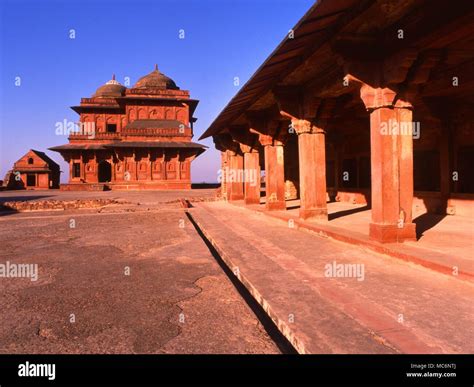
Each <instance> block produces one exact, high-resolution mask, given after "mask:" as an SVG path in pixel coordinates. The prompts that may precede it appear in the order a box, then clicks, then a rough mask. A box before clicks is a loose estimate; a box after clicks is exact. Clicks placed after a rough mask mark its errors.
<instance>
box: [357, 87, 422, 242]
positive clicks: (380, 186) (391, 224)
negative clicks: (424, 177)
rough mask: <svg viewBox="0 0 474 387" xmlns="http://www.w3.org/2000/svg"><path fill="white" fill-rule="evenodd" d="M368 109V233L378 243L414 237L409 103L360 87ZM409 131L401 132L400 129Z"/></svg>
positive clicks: (386, 92)
mask: <svg viewBox="0 0 474 387" xmlns="http://www.w3.org/2000/svg"><path fill="white" fill-rule="evenodd" d="M361 98H362V100H363V101H364V104H365V106H366V108H367V109H368V110H369V111H370V147H371V175H372V221H371V223H370V231H369V235H370V238H371V239H375V240H377V241H380V242H403V241H404V240H416V230H415V224H414V223H412V203H413V136H412V134H411V129H412V126H411V122H412V111H411V106H410V105H409V104H408V103H405V102H402V101H399V102H397V104H396V105H393V101H394V99H395V92H393V91H392V90H390V89H387V88H385V89H381V88H377V89H374V88H372V87H370V86H368V85H363V86H362V88H361ZM407 129H408V130H409V133H408V134H403V133H402V131H403V130H407Z"/></svg>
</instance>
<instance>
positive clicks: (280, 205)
mask: <svg viewBox="0 0 474 387" xmlns="http://www.w3.org/2000/svg"><path fill="white" fill-rule="evenodd" d="M265 209H266V210H268V211H278V210H280V211H281V210H286V203H285V202H270V203H265Z"/></svg>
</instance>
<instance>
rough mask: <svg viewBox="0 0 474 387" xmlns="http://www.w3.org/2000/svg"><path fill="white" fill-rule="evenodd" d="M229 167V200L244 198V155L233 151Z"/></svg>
mask: <svg viewBox="0 0 474 387" xmlns="http://www.w3.org/2000/svg"><path fill="white" fill-rule="evenodd" d="M229 161H230V168H229V176H228V177H229V183H228V190H229V191H230V192H229V196H228V198H229V200H230V201H233V200H242V199H243V198H244V182H243V173H244V157H243V156H242V155H241V154H239V153H238V152H231V154H230V160H229Z"/></svg>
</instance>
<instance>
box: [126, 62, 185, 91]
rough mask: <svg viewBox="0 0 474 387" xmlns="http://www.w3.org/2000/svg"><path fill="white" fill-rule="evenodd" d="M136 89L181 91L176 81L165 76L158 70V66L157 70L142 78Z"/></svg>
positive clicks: (136, 84) (135, 86)
mask: <svg viewBox="0 0 474 387" xmlns="http://www.w3.org/2000/svg"><path fill="white" fill-rule="evenodd" d="M133 88H134V89H171V90H179V87H178V86H176V83H174V81H173V80H172V79H171V78H169V77H167V76H166V75H165V74H163V73H161V72H160V71H159V70H158V66H157V65H155V69H154V70H153V71H152V72H151V73H150V74H148V75H145V76H144V77H141V78H140V79H139V80H138V81H137V83H135V85H134V86H133Z"/></svg>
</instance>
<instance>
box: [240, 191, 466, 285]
mask: <svg viewBox="0 0 474 387" xmlns="http://www.w3.org/2000/svg"><path fill="white" fill-rule="evenodd" d="M264 202H265V199H264V198H262V204H261V205H260V206H251V207H252V208H254V209H256V208H259V209H260V210H263V208H264V204H263V203H264ZM241 204H242V205H243V203H241ZM286 204H287V210H286V211H276V212H275V213H280V214H281V215H282V216H286V217H289V216H294V217H296V218H297V217H298V211H299V200H288V201H287V202H286ZM328 214H329V221H328V222H323V223H321V222H312V221H307V222H308V223H314V224H319V225H322V226H324V225H327V226H331V227H335V228H338V229H339V230H340V231H341V233H344V230H346V231H347V232H348V233H350V234H353V235H355V236H357V235H358V236H359V237H360V238H362V239H367V236H368V234H369V223H370V209H367V206H366V205H363V204H362V205H361V204H349V203H341V202H331V203H328ZM414 222H415V223H416V227H417V233H419V239H418V240H417V241H414V242H405V243H403V244H399V243H398V244H386V246H387V247H390V248H391V249H394V250H397V251H400V252H403V253H410V254H411V253H413V254H415V255H419V257H420V258H422V259H426V260H427V261H432V262H433V263H436V264H440V265H443V266H445V267H447V268H452V267H453V266H457V267H459V268H462V270H463V271H464V272H466V273H470V275H471V276H474V254H473V252H474V219H473V218H471V217H468V216H460V215H456V216H448V215H447V216H440V215H435V214H425V213H423V212H420V213H417V214H416V215H415V219H414ZM415 249H417V250H418V253H417V252H416V251H415Z"/></svg>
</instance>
